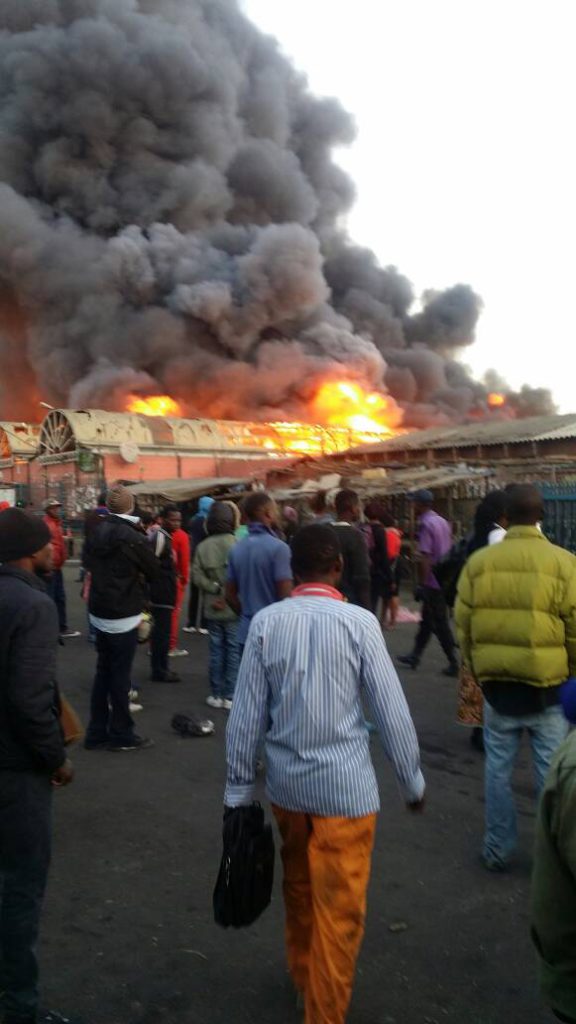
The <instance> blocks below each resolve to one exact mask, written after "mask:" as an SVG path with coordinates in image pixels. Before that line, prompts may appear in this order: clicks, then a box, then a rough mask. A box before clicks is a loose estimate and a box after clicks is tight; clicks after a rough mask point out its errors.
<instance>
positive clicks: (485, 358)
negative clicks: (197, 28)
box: [244, 0, 576, 411]
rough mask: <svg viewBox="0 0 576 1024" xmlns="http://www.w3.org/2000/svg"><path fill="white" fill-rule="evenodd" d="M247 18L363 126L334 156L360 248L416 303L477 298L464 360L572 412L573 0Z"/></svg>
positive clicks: (295, 10) (444, 3)
mask: <svg viewBox="0 0 576 1024" xmlns="http://www.w3.org/2000/svg"><path fill="white" fill-rule="evenodd" d="M244 7H245V9H246V10H247V11H248V12H249V13H250V15H251V16H252V17H253V18H254V20H255V21H256V22H257V23H258V24H260V25H261V26H262V27H263V28H264V29H265V30H266V31H269V32H272V33H274V34H275V35H276V36H277V37H278V38H279V39H280V41H281V44H282V46H283V48H284V50H285V51H286V52H287V53H289V54H291V55H292V56H293V57H294V58H295V60H296V62H297V64H298V66H300V67H303V68H305V69H306V71H307V73H308V76H309V79H310V83H311V85H312V87H313V88H314V89H315V90H317V91H318V92H319V93H320V94H333V93H335V94H337V95H338V96H339V97H340V99H341V100H342V102H343V103H344V105H345V106H346V107H347V108H348V109H350V110H351V111H352V112H353V114H354V116H355V119H356V122H357V124H358V129H359V134H358V140H357V141H356V143H355V144H354V145H353V146H352V147H351V148H350V149H349V150H348V151H346V152H345V151H342V152H340V153H339V154H338V161H339V162H340V163H341V164H342V165H343V166H344V167H345V168H346V169H347V170H348V171H349V173H350V174H351V175H352V176H353V178H354V180H355V182H356V185H357V193H358V195H357V201H356V204H355V207H354V209H353V210H352V212H351V214H350V217H349V226H350V230H351V233H352V234H353V235H354V237H355V238H356V239H357V240H358V241H359V242H360V243H362V244H365V245H369V246H370V247H372V248H373V249H374V250H375V252H376V253H377V254H378V256H379V258H380V259H381V260H383V261H384V262H385V263H386V262H389V261H394V262H396V263H397V264H398V265H399V266H400V267H401V268H402V271H403V272H404V273H406V274H407V276H408V277H410V278H411V280H412V281H413V282H414V284H415V286H416V290H417V291H421V290H423V289H425V288H427V287H430V286H432V287H440V288H441V287H444V286H445V285H447V284H449V283H451V282H452V281H454V280H456V279H460V278H462V279H463V280H465V281H469V282H470V283H471V284H473V286H474V288H475V289H476V290H477V291H478V292H479V293H480V295H482V298H483V299H484V304H485V305H484V312H483V314H482V317H481V320H480V322H479V326H478V329H477V341H476V344H475V345H474V346H473V347H472V348H471V349H469V350H468V351H467V352H466V353H465V356H464V358H465V360H466V362H468V363H469V364H470V365H471V366H473V367H474V369H475V370H476V371H477V372H478V373H481V372H483V371H484V370H485V369H486V368H488V367H493V366H495V367H497V368H498V369H499V370H500V371H501V372H502V373H503V374H504V375H505V376H506V377H507V378H508V379H509V380H510V382H511V383H512V384H514V385H515V386H516V387H518V386H520V384H521V383H522V382H523V381H524V380H526V379H528V380H529V381H531V383H532V384H537V383H540V384H542V385H544V386H546V387H549V388H551V389H552V391H553V393H554V397H555V399H556V401H557V402H558V404H559V405H560V407H561V408H562V410H563V411H572V410H574V409H576V396H575V395H574V386H573V381H572V379H571V375H570V374H568V375H567V374H566V368H567V365H568V364H569V363H570V360H571V358H572V357H571V355H570V353H571V352H572V351H573V349H574V344H575V341H576V338H575V328H574V321H573V317H572V316H571V314H570V312H569V303H570V302H571V295H572V293H573V280H572V278H573V267H574V257H573V239H574V238H575V237H576V203H575V200H574V192H575V185H574V183H575V181H576V149H575V147H574V144H573V138H572V135H573V133H572V131H571V129H570V125H571V124H572V121H573V116H574V111H573V107H574V96H575V95H576V65H575V63H574V55H573V49H574V48H573V39H574V17H575V14H574V12H575V8H574V4H573V2H572V0H550V2H549V3H546V4H543V3H541V2H534V0H506V2H505V3H490V2H489V3H486V2H485V0H466V2H465V3H462V0H433V2H430V0H402V2H401V3H396V2H392V0H381V2H374V0H356V3H355V4H354V5H353V8H352V12H353V13H351V7H350V4H349V3H348V2H345V0H314V3H309V2H307V0H292V2H291V3H290V4H289V5H286V4H283V3H280V2H274V0H245V2H244ZM303 25H305V26H306V29H305V30H303V28H302V26H303ZM319 39H326V40H327V41H328V43H327V45H324V44H323V45H319V44H318V40H319Z"/></svg>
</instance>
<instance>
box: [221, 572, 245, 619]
mask: <svg viewBox="0 0 576 1024" xmlns="http://www.w3.org/2000/svg"><path fill="white" fill-rule="evenodd" d="M224 597H225V598H226V604H228V605H230V608H231V609H232V611H233V612H236V615H241V614H242V605H241V603H240V597H239V595H238V587H237V586H236V583H235V582H234V580H228V581H227V583H226V590H225V593H224Z"/></svg>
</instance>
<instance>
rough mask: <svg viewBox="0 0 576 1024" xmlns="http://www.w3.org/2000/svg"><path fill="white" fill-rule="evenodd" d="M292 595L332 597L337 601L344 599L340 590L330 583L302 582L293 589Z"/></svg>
mask: <svg viewBox="0 0 576 1024" xmlns="http://www.w3.org/2000/svg"><path fill="white" fill-rule="evenodd" d="M292 597H331V598H333V599H334V600H335V601H343V600H344V598H343V596H342V594H341V593H340V591H339V590H336V588H335V587H331V586H330V585H329V584H328V583H301V584H300V586H299V587H295V588H294V590H293V591H292Z"/></svg>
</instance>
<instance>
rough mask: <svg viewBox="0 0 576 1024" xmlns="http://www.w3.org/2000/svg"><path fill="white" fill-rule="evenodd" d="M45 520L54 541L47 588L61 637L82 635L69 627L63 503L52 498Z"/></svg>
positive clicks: (64, 638)
mask: <svg viewBox="0 0 576 1024" xmlns="http://www.w3.org/2000/svg"><path fill="white" fill-rule="evenodd" d="M44 512H45V515H44V522H45V523H46V526H47V527H48V529H49V530H50V541H51V543H52V572H51V574H50V577H49V579H48V581H47V589H48V593H49V594H50V597H51V598H52V600H53V601H54V604H55V605H56V608H57V609H58V624H59V627H60V638H61V639H62V640H69V639H71V638H73V637H76V636H80V635H81V634H80V632H79V631H78V630H77V629H69V628H68V619H67V612H66V590H65V589H64V573H63V568H64V563H65V561H66V559H67V557H68V552H67V550H66V541H65V539H64V530H63V529H62V504H61V502H59V501H56V499H55V498H51V499H50V500H49V501H47V502H46V503H45V505H44Z"/></svg>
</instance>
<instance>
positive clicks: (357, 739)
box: [225, 596, 424, 817]
mask: <svg viewBox="0 0 576 1024" xmlns="http://www.w3.org/2000/svg"><path fill="white" fill-rule="evenodd" d="M362 697H364V698H365V700H366V702H367V704H368V707H369V709H370V712H371V715H372V717H373V720H374V721H375V723H376V725H377V727H378V730H379V732H380V736H381V739H382V743H383V746H384V750H385V751H386V754H387V755H388V757H389V759H390V761H391V762H392V764H393V766H394V769H395V771H396V775H397V778H398V780H399V782H400V785H401V788H402V791H403V793H404V796H405V798H406V800H407V801H417V800H419V799H421V798H422V796H423V794H424V779H423V777H422V773H421V771H420V754H419V749H418V740H417V737H416V731H415V729H414V724H413V722H412V718H411V716H410V712H409V710H408V705H407V703H406V699H405V697H404V693H403V690H402V687H401V685H400V681H399V679H398V675H397V673H396V670H395V668H394V666H393V664H392V661H391V659H390V655H389V654H388V651H387V649H386V644H385V643H384V639H383V637H382V633H381V630H380V626H379V625H378V622H377V620H376V618H375V617H374V615H372V613H371V612H368V611H366V610H365V609H363V608H359V607H357V606H355V605H350V604H345V603H344V602H340V601H336V600H334V599H332V598H330V597H309V596H302V597H293V598H291V599H289V600H286V601H282V602H281V603H280V604H276V605H273V606H272V607H270V608H266V609H265V610H264V611H262V612H260V613H259V614H258V615H256V617H255V618H254V620H253V622H252V624H251V626H250V632H249V635H248V641H247V644H246V647H245V651H244V658H243V660H242V664H241V667H240V673H239V676H238V682H237V684H236V690H235V693H234V702H233V705H232V712H231V715H230V720H229V723H228V729H227V735H226V746H227V763H228V776H227V779H228V781H227V787H226V794H225V803H226V804H227V805H228V806H230V807H235V806H239V805H242V804H248V803H250V802H251V800H252V796H253V789H254V782H255V764H256V756H257V751H258V746H259V742H260V740H261V737H262V736H263V735H264V734H265V736H266V788H267V794H268V797H269V799H270V800H271V801H272V803H275V804H277V805H278V806H279V807H282V808H284V809H285V810H288V811H302V812H305V813H307V814H315V815H321V816H342V817H362V816H364V815H366V814H372V813H374V812H375V811H377V810H378V809H379V806H380V800H379V795H378V785H377V782H376V776H375V772H374V768H373V765H372V760H371V757H370V745H369V735H368V730H367V729H366V725H365V721H364V711H363V706H362Z"/></svg>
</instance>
